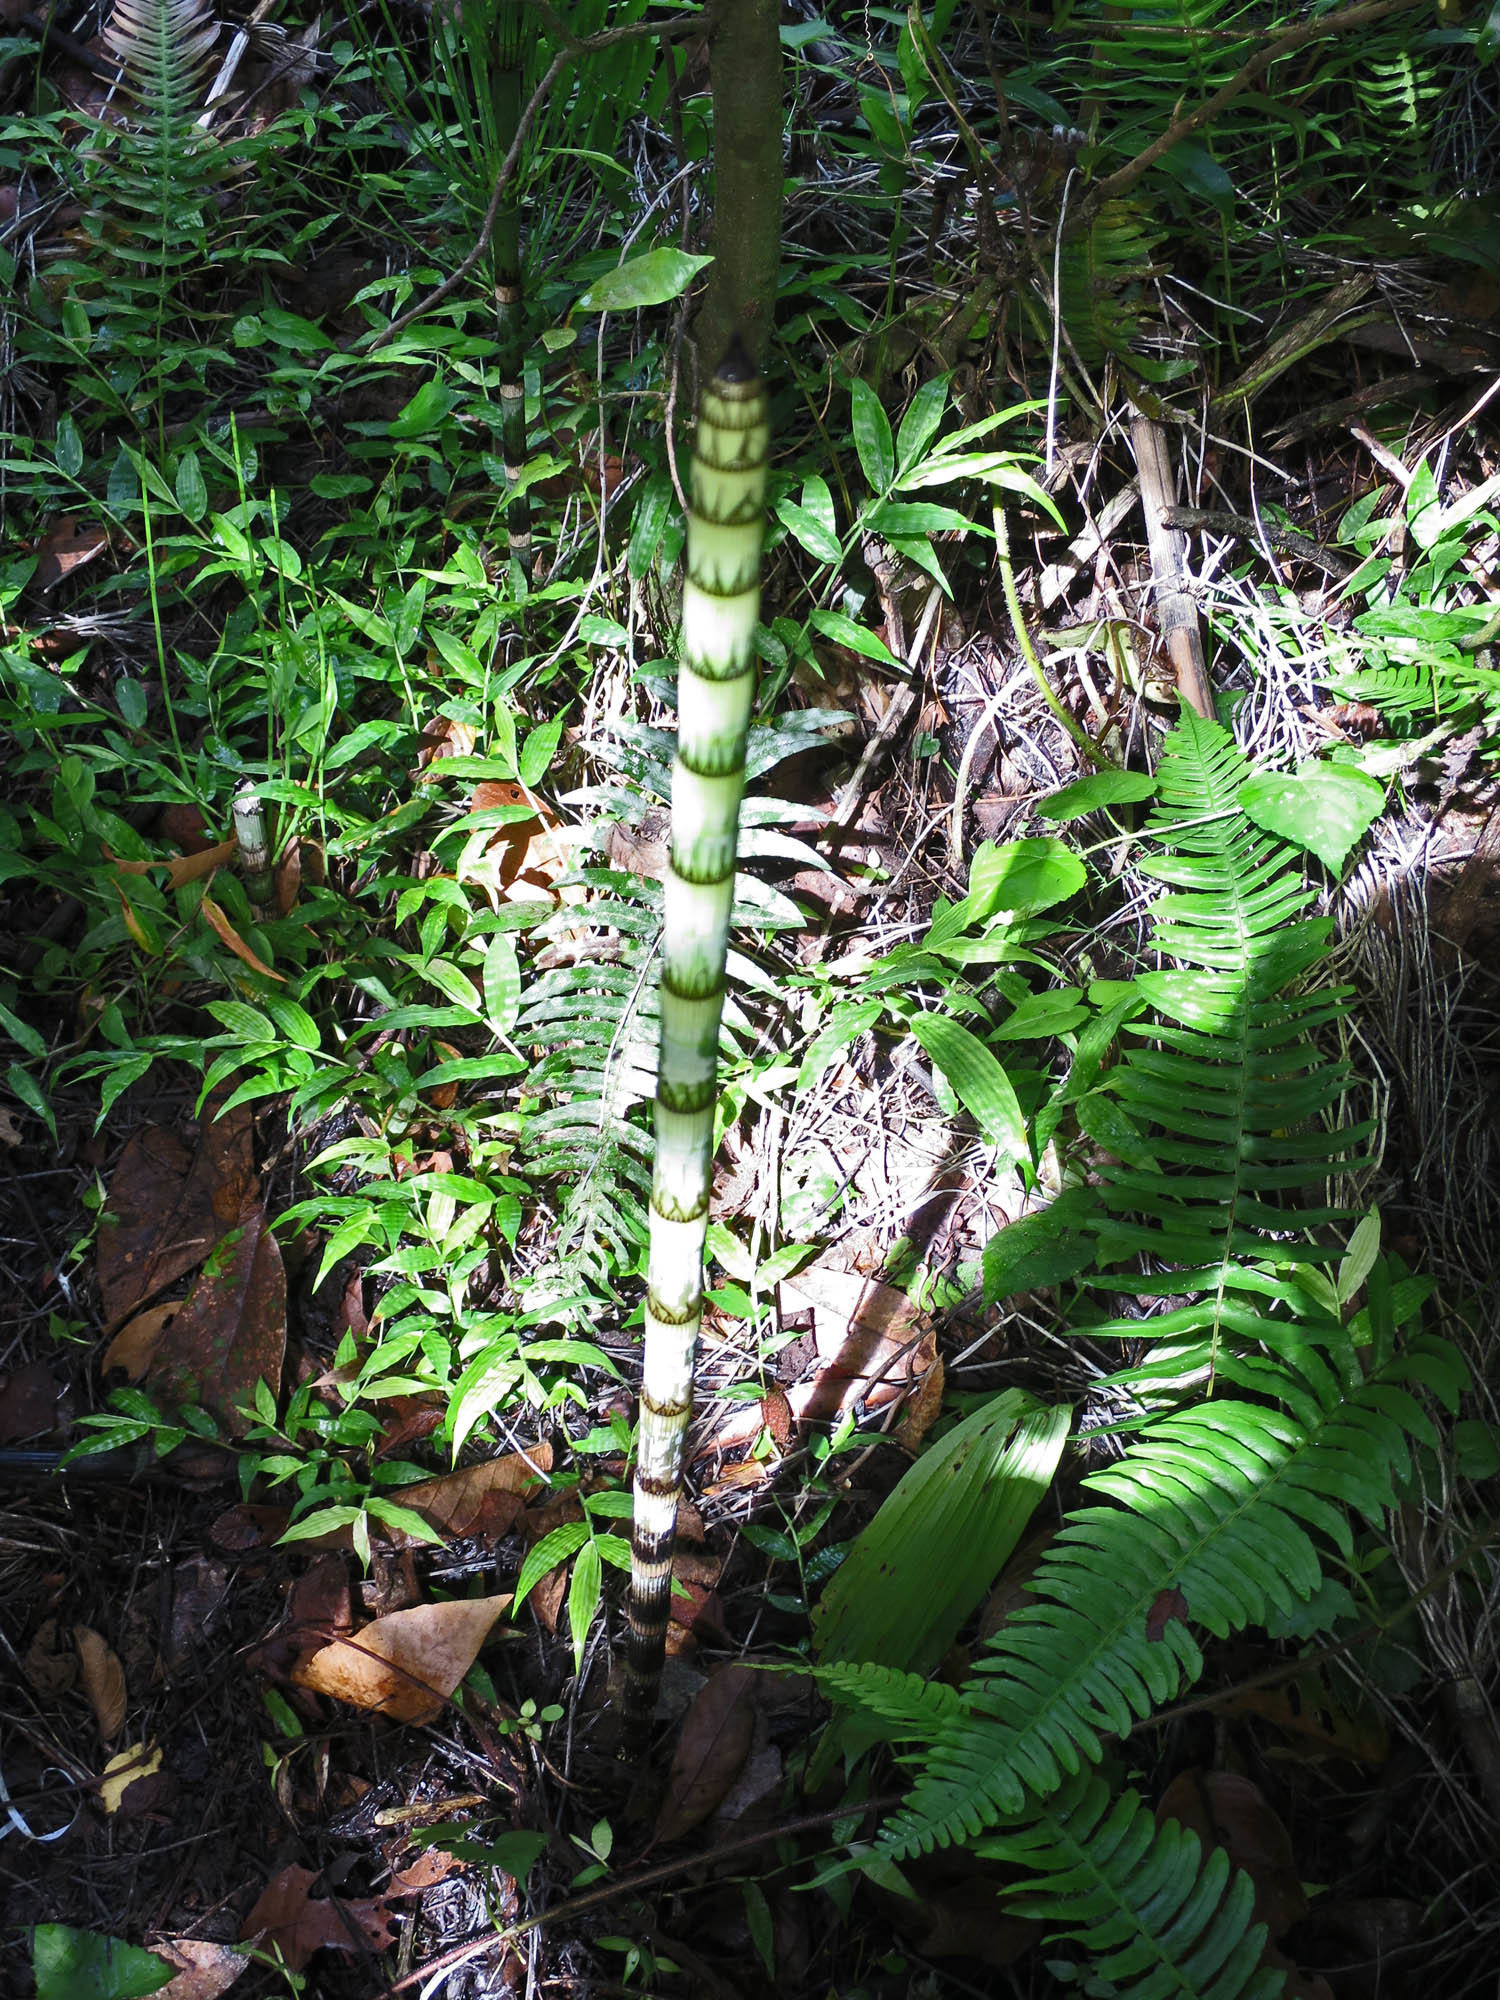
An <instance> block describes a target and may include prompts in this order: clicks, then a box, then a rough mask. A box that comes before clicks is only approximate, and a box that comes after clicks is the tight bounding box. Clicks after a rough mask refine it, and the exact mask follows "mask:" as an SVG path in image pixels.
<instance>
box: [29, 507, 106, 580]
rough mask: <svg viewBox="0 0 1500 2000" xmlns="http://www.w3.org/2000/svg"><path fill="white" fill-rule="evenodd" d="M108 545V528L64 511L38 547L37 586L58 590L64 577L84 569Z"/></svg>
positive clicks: (101, 553)
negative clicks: (97, 525) (76, 570)
mask: <svg viewBox="0 0 1500 2000" xmlns="http://www.w3.org/2000/svg"><path fill="white" fill-rule="evenodd" d="M108 547H109V531H108V530H107V529H105V528H100V527H96V526H95V524H94V523H93V522H92V521H85V520H83V519H82V518H81V516H79V515H77V514H64V515H63V516H62V517H61V519H60V520H57V521H55V522H54V523H53V524H52V526H51V527H50V528H49V529H48V531H47V533H46V535H45V536H44V537H43V540H42V544H41V546H40V548H39V549H38V550H37V564H36V576H35V578H34V579H33V582H34V584H35V587H36V588H37V589H38V590H40V591H48V590H56V588H57V586H58V585H59V584H60V583H61V582H62V580H63V578H64V577H65V576H71V575H72V573H73V571H74V570H75V569H82V567H83V565H84V564H85V563H90V562H92V561H93V560H94V558H95V557H96V556H100V555H103V553H104V551H105V550H106V549H107V548H108Z"/></svg>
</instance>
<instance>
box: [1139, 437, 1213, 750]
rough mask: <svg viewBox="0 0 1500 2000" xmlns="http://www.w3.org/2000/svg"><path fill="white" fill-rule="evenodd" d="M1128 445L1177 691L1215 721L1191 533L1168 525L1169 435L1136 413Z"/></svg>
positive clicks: (1171, 494) (1171, 503)
mask: <svg viewBox="0 0 1500 2000" xmlns="http://www.w3.org/2000/svg"><path fill="white" fill-rule="evenodd" d="M1130 444H1131V449H1132V450H1133V451H1134V452H1135V462H1136V467H1137V469H1138V471H1139V473H1140V477H1141V507H1142V509H1143V511H1144V513H1145V516H1146V539H1147V541H1148V543H1149V544H1150V548H1151V571H1152V576H1153V579H1154V595H1155V598H1156V614H1157V617H1158V618H1159V619H1160V620H1161V635H1162V638H1163V639H1164V640H1165V641H1166V647H1167V653H1168V656H1169V658H1170V659H1171V662H1172V671H1173V672H1174V673H1175V674H1176V676H1177V692H1178V693H1179V694H1180V695H1181V696H1182V698H1183V700H1184V701H1185V702H1186V703H1187V705H1188V707H1189V708H1191V709H1192V710H1193V711H1194V712H1195V713H1196V714H1198V715H1201V716H1203V717H1205V718H1206V719H1207V720H1208V721H1210V722H1211V721H1212V720H1213V715H1214V691H1213V684H1212V683H1211V682H1210V680H1209V678H1208V662H1207V660H1206V659H1205V658H1204V654H1203V634H1202V632H1201V631H1200V630H1199V626H1198V606H1197V603H1196V601H1195V600H1194V597H1193V593H1192V592H1191V590H1189V589H1188V588H1187V581H1188V568H1187V536H1186V535H1185V534H1183V533H1182V531H1181V530H1180V529H1178V528H1169V527H1168V526H1167V514H1168V511H1169V510H1170V509H1171V508H1172V507H1173V506H1174V505H1175V504H1176V497H1177V496H1176V494H1175V493H1174V492H1173V490H1172V461H1171V459H1170V458H1169V457H1168V455H1167V439H1166V433H1165V432H1164V431H1163V430H1162V427H1161V425H1160V424H1158V423H1154V422H1153V421H1152V419H1151V418H1150V417H1143V416H1142V415H1141V414H1140V413H1139V411H1133V412H1132V413H1131V418H1130Z"/></svg>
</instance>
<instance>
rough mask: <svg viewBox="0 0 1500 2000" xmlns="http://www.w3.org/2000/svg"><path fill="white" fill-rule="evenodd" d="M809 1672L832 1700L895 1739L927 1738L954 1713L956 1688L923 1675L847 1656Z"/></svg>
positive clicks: (934, 1733)
mask: <svg viewBox="0 0 1500 2000" xmlns="http://www.w3.org/2000/svg"><path fill="white" fill-rule="evenodd" d="M813 1673H814V1675H815V1676H816V1678H817V1680H818V1682H819V1684H820V1686H822V1687H824V1688H826V1689H827V1691H828V1693H829V1694H830V1695H831V1696H832V1697H833V1699H834V1700H835V1701H839V1702H843V1703H845V1704H846V1705H848V1706H851V1707H857V1708H859V1709H862V1710H863V1711H864V1712H865V1714H867V1715H870V1716H873V1717H874V1718H875V1719H876V1721H878V1722H879V1723H881V1724H882V1726H883V1728H884V1729H885V1730H886V1731H887V1732H888V1733H889V1734H890V1735H892V1736H894V1737H896V1738H915V1739H917V1740H919V1741H925V1742H932V1741H934V1740H935V1739H936V1737H937V1735H938V1732H939V1731H940V1729H941V1728H942V1726H943V1724H944V1723H945V1722H949V1721H952V1720H955V1719H956V1718H957V1716H958V1712H959V1693H958V1689H957V1688H955V1687H949V1685H948V1683H947V1682H946V1681H934V1680H929V1679H928V1678H927V1676H926V1675H925V1674H913V1673H908V1672H906V1671H905V1670H904V1669H903V1668H901V1667H884V1666H877V1665H875V1664H874V1663H873V1662H870V1661H858V1662H856V1661H853V1660H829V1661H827V1662H826V1663H825V1664H824V1665H822V1666H819V1667H814V1668H813Z"/></svg>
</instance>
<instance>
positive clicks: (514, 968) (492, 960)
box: [484, 931, 521, 1035]
mask: <svg viewBox="0 0 1500 2000" xmlns="http://www.w3.org/2000/svg"><path fill="white" fill-rule="evenodd" d="M520 1016H521V961H520V959H519V958H518V957H517V955H516V941H515V939H514V937H512V935H511V934H510V932H509V931H497V932H496V933H495V935H494V936H493V937H492V938H491V939H490V948H489V950H488V951H487V952H486V953H485V955H484V1018H485V1020H486V1021H487V1022H488V1023H489V1025H490V1027H491V1029H492V1030H493V1031H494V1033H495V1034H496V1035H508V1034H510V1032H511V1031H512V1029H513V1028H514V1027H515V1025H516V1022H517V1021H518V1020H519V1019H520Z"/></svg>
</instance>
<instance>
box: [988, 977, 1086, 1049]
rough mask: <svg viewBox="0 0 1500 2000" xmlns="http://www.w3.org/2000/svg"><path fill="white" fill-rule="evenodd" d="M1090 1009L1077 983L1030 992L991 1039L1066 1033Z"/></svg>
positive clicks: (1020, 1039) (1013, 1039)
mask: <svg viewBox="0 0 1500 2000" xmlns="http://www.w3.org/2000/svg"><path fill="white" fill-rule="evenodd" d="M1088 1016H1089V1010H1088V1008H1087V1006H1086V1005H1085V1004H1084V999H1083V995H1082V994H1081V993H1080V992H1079V991H1078V988H1077V987H1076V986H1055V987H1052V988H1051V989H1049V990H1048V991H1047V992H1045V993H1030V994H1028V995H1027V996H1026V998H1025V999H1024V1000H1023V1001H1022V1002H1021V1004H1020V1005H1019V1006H1018V1007H1017V1008H1016V1010H1015V1012H1014V1013H1013V1014H1008V1015H1007V1016H1006V1018H1005V1019H1004V1020H1003V1021H1002V1022H1001V1023H1000V1025H999V1027H998V1028H995V1029H994V1030H993V1031H992V1032H991V1034H990V1040H991V1041H992V1042H1024V1041H1036V1040H1038V1039H1040V1038H1043V1037H1046V1036H1051V1035H1069V1034H1071V1033H1072V1032H1073V1030H1074V1029H1075V1028H1077V1027H1079V1026H1081V1025H1082V1023H1083V1022H1084V1021H1086V1020H1087V1019H1088Z"/></svg>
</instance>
